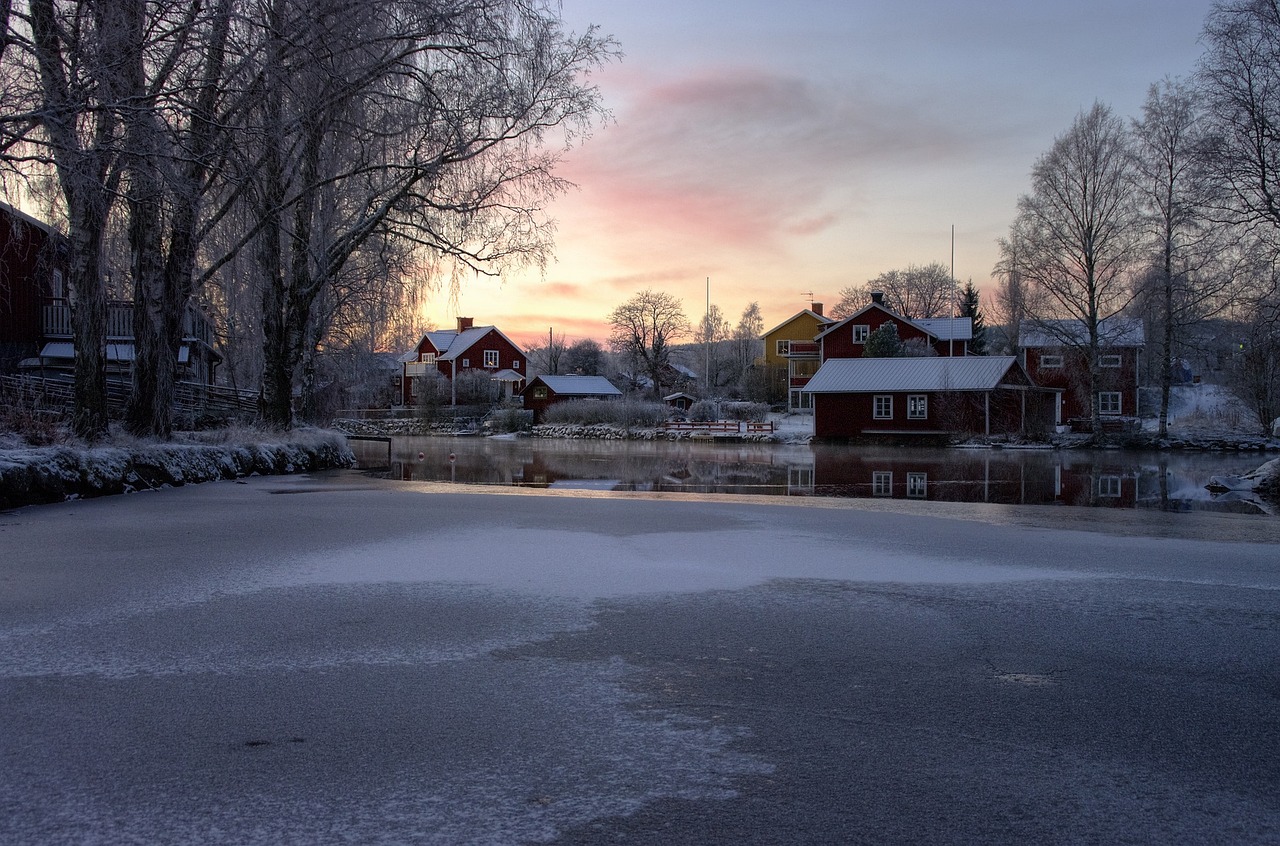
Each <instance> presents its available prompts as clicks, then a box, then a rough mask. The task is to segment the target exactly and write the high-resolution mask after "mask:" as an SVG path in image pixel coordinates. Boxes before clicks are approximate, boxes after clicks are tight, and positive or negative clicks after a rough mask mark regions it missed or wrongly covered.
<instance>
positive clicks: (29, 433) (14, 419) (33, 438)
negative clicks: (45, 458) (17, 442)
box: [0, 389, 70, 447]
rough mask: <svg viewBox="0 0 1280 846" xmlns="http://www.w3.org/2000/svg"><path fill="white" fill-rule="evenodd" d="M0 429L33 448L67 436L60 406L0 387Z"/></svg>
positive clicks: (67, 438)
mask: <svg viewBox="0 0 1280 846" xmlns="http://www.w3.org/2000/svg"><path fill="white" fill-rule="evenodd" d="M0 432H13V433H14V434H16V435H17V436H18V437H20V438H21V439H22V440H24V441H26V442H27V443H28V444H30V445H31V446H37V447H40V446H49V445H51V444H58V443H64V442H65V441H67V440H69V439H70V434H69V433H68V431H67V428H66V426H65V425H64V421H63V415H62V410H61V408H59V407H54V406H47V405H46V403H45V402H44V401H43V400H42V399H41V398H40V397H38V396H36V397H33V396H29V395H25V394H24V393H23V392H22V391H19V390H7V389H5V390H0Z"/></svg>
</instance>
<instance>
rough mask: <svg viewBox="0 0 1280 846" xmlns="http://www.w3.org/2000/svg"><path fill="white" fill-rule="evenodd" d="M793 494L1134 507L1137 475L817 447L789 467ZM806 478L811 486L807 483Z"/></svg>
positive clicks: (1096, 466) (964, 453)
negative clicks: (805, 463)
mask: <svg viewBox="0 0 1280 846" xmlns="http://www.w3.org/2000/svg"><path fill="white" fill-rule="evenodd" d="M789 477H790V479H789V481H790V482H791V487H792V489H793V490H792V492H793V493H806V492H807V493H810V494H812V495H815V496H837V497H883V498H891V499H919V500H932V501H942V502H990V503H999V504H1007V505H1055V504H1056V505H1089V506H1102V507H1114V508H1133V507H1135V506H1136V504H1137V501H1138V481H1139V479H1138V473H1137V471H1136V469H1135V468H1134V466H1133V465H1132V464H1130V465H1128V466H1125V465H1122V464H1118V463H1116V464H1110V463H1108V462H1107V461H1106V458H1105V456H1103V457H1101V458H1100V457H1099V456H1097V455H1095V454H1088V455H1079V456H1071V455H1064V454H1062V453H1049V452H1046V453H1044V454H1038V453H1028V452H1025V451H1018V452H1014V451H1003V450H985V449H984V450H946V451H942V450H917V449H911V450H906V449H902V450H892V449H885V450H858V451H853V450H849V449H848V448H845V447H840V446H826V445H815V446H814V447H813V468H812V472H811V473H810V474H805V472H804V470H803V468H799V467H797V468H793V469H792V471H791V472H790V474H789ZM810 479H811V480H812V483H811V485H806V484H805V483H806V482H808V481H809V480H810Z"/></svg>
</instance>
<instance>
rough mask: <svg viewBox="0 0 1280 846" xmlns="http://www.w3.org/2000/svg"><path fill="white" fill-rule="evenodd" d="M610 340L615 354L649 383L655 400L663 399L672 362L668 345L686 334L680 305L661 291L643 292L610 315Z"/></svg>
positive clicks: (686, 328)
mask: <svg viewBox="0 0 1280 846" xmlns="http://www.w3.org/2000/svg"><path fill="white" fill-rule="evenodd" d="M609 324H610V326H612V327H613V330H612V333H611V334H610V336H609V340H610V345H611V346H612V348H613V351H614V352H615V353H618V354H619V355H622V356H624V357H625V358H626V359H627V360H628V361H629V362H630V363H631V365H632V368H633V375H636V374H635V371H636V370H639V371H641V372H643V374H644V375H646V376H648V377H649V380H650V381H651V382H652V386H653V387H652V390H653V392H654V395H655V396H658V397H661V396H662V386H663V384H664V382H665V381H666V380H667V376H666V372H665V371H666V370H667V366H668V364H669V363H670V358H671V343H672V341H675V340H677V339H679V338H681V337H683V336H685V335H687V334H688V333H689V319H688V318H687V317H685V314H684V307H683V306H682V305H681V304H680V301H679V300H678V299H676V298H675V297H673V296H672V295H671V294H668V293H666V292H664V291H651V290H645V291H641V292H640V293H638V294H636V295H635V296H634V297H632V298H631V299H629V300H627V301H626V302H625V303H623V304H622V305H620V306H618V307H617V308H615V309H614V310H613V312H612V313H611V314H610V315H609Z"/></svg>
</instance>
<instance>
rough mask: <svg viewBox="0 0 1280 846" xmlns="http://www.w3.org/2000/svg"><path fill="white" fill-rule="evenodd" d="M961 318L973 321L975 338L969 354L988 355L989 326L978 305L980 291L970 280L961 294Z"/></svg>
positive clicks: (970, 344) (972, 340) (970, 342)
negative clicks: (968, 318)
mask: <svg viewBox="0 0 1280 846" xmlns="http://www.w3.org/2000/svg"><path fill="white" fill-rule="evenodd" d="M960 316H961V317H970V318H972V319H973V338H971V339H970V341H969V352H971V353H972V354H974V355H986V354H987V326H986V322H985V321H984V320H983V318H982V308H981V306H980V305H979V303H978V289H977V288H975V287H974V285H973V280H972V279H970V280H969V281H968V282H966V283H965V284H964V290H962V291H961V292H960Z"/></svg>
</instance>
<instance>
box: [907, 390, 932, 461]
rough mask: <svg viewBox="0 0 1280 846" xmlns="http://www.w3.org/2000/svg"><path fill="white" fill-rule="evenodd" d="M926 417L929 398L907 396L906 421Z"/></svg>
mask: <svg viewBox="0 0 1280 846" xmlns="http://www.w3.org/2000/svg"><path fill="white" fill-rule="evenodd" d="M928 416H929V397H928V396H927V395H926V394H909V395H908V396H907V419H908V420H924V419H925V418H926V417H928ZM908 478H910V477H908Z"/></svg>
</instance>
